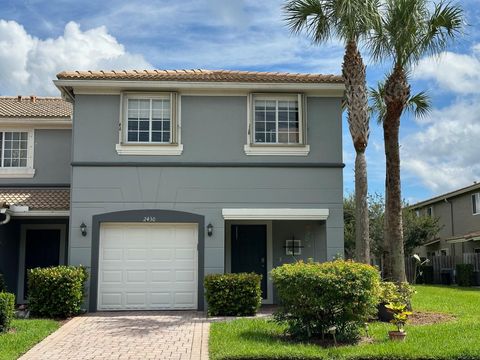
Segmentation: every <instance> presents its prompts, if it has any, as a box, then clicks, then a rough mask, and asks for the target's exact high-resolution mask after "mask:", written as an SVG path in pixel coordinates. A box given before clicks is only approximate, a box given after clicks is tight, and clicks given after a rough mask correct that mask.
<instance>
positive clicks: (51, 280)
mask: <svg viewBox="0 0 480 360" xmlns="http://www.w3.org/2000/svg"><path fill="white" fill-rule="evenodd" d="M87 277H88V274H87V270H86V268H85V267H83V266H78V267H77V266H55V267H49V268H36V269H31V270H29V272H28V307H29V309H30V311H31V312H32V315H35V316H40V317H50V318H62V319H63V318H67V317H70V316H73V315H77V314H78V313H79V312H80V307H81V305H82V302H83V298H84V296H85V282H86V280H87Z"/></svg>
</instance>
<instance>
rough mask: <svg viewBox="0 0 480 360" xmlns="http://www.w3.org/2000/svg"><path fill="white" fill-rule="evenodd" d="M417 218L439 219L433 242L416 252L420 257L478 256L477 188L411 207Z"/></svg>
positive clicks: (479, 206)
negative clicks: (438, 228)
mask: <svg viewBox="0 0 480 360" xmlns="http://www.w3.org/2000/svg"><path fill="white" fill-rule="evenodd" d="M411 208H412V209H414V210H415V211H416V212H417V215H427V216H433V217H438V218H439V225H440V226H441V230H440V232H439V234H438V237H437V238H436V239H432V240H431V241H429V242H427V243H425V245H423V246H421V247H419V248H417V252H418V253H419V254H420V255H421V256H425V257H432V256H439V255H462V254H465V253H480V184H479V183H474V184H473V185H470V186H467V187H465V188H462V189H459V190H456V191H452V192H449V193H447V194H443V195H440V196H436V197H434V198H432V199H428V200H425V201H422V202H419V203H417V204H414V205H412V206H411Z"/></svg>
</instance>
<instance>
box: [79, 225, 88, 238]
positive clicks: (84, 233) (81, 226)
mask: <svg viewBox="0 0 480 360" xmlns="http://www.w3.org/2000/svg"><path fill="white" fill-rule="evenodd" d="M80 231H81V233H82V236H87V225H85V223H84V222H82V224H81V225H80Z"/></svg>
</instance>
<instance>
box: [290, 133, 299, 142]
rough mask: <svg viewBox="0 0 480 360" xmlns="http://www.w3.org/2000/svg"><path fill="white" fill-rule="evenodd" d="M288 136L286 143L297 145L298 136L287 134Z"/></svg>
mask: <svg viewBox="0 0 480 360" xmlns="http://www.w3.org/2000/svg"><path fill="white" fill-rule="evenodd" d="M288 136H289V137H288V142H289V143H290V144H298V142H299V134H298V133H292V132H291V133H289V135H288Z"/></svg>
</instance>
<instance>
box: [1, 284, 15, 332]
mask: <svg viewBox="0 0 480 360" xmlns="http://www.w3.org/2000/svg"><path fill="white" fill-rule="evenodd" d="M14 315H15V295H13V294H10V293H7V292H0V333H2V332H6V331H8V329H10V323H11V322H12V319H13V316H14Z"/></svg>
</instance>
